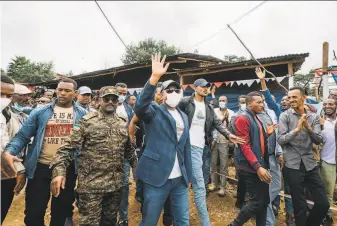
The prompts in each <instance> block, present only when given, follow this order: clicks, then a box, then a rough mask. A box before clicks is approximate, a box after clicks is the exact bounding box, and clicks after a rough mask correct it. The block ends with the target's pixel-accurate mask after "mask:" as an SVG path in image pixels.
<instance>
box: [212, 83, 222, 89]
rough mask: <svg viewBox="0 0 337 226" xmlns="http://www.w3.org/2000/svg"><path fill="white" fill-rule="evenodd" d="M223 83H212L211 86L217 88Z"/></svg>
mask: <svg viewBox="0 0 337 226" xmlns="http://www.w3.org/2000/svg"><path fill="white" fill-rule="evenodd" d="M222 83H223V82H214V83H213V84H214V85H215V86H216V88H219V87H220V86H221V85H222Z"/></svg>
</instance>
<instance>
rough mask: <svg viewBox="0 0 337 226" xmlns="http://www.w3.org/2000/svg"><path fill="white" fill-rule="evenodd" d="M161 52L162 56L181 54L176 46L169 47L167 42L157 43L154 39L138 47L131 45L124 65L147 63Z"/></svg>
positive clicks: (124, 58) (143, 42)
mask: <svg viewBox="0 0 337 226" xmlns="http://www.w3.org/2000/svg"><path fill="white" fill-rule="evenodd" d="M158 52H160V53H161V55H162V56H163V55H167V56H170V55H174V54H178V53H180V52H181V50H180V49H179V48H177V47H175V46H169V45H168V44H167V43H166V42H165V41H163V40H160V41H156V40H154V39H152V38H148V39H145V40H144V41H140V42H139V43H138V44H137V45H134V44H132V43H131V44H130V45H128V47H127V49H126V53H125V54H124V55H123V56H122V58H121V60H122V62H123V64H124V65H127V64H134V63H145V62H149V61H150V60H151V55H153V54H155V53H158Z"/></svg>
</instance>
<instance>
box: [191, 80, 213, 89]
mask: <svg viewBox="0 0 337 226" xmlns="http://www.w3.org/2000/svg"><path fill="white" fill-rule="evenodd" d="M193 85H194V87H195V88H197V87H198V86H200V87H207V88H209V87H211V84H210V83H209V82H207V81H206V80H205V79H203V78H199V79H197V80H195V82H194V84H193Z"/></svg>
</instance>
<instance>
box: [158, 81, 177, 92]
mask: <svg viewBox="0 0 337 226" xmlns="http://www.w3.org/2000/svg"><path fill="white" fill-rule="evenodd" d="M172 85H173V86H176V87H177V88H178V89H181V86H180V84H179V83H178V82H176V81H173V80H167V81H165V82H163V84H162V85H161V91H163V90H165V89H167V88H168V87H170V86H172Z"/></svg>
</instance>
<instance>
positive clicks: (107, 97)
mask: <svg viewBox="0 0 337 226" xmlns="http://www.w3.org/2000/svg"><path fill="white" fill-rule="evenodd" d="M102 99H103V101H104V103H109V102H110V101H111V102H112V103H113V104H117V102H118V98H117V97H116V96H105V97H102Z"/></svg>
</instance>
